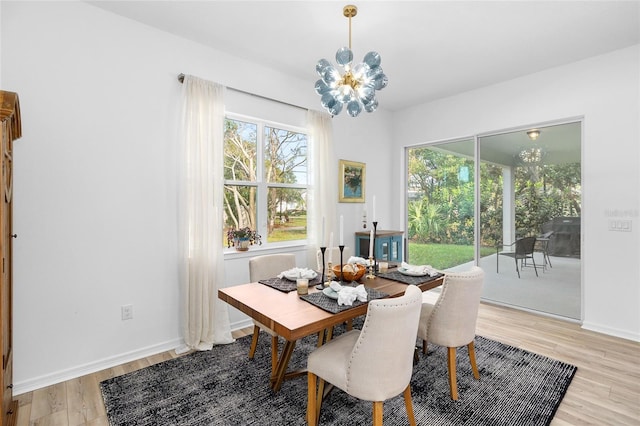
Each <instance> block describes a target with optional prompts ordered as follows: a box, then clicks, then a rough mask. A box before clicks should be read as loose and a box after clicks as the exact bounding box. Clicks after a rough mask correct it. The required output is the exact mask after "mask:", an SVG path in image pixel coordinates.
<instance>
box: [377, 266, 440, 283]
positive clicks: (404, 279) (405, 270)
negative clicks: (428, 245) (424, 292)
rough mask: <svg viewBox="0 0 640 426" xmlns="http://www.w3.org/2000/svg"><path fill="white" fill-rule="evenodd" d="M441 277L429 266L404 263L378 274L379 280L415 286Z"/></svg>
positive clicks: (438, 272)
mask: <svg viewBox="0 0 640 426" xmlns="http://www.w3.org/2000/svg"><path fill="white" fill-rule="evenodd" d="M443 275H444V274H443V273H442V272H440V271H438V270H437V269H435V268H433V267H432V266H431V265H410V264H408V263H406V262H402V263H401V264H400V266H399V267H397V268H396V269H394V270H390V271H387V272H380V273H378V276H379V277H381V278H386V279H388V280H393V281H398V282H401V283H405V284H415V285H418V284H423V283H426V282H429V281H432V280H435V279H437V278H439V277H442V276H443Z"/></svg>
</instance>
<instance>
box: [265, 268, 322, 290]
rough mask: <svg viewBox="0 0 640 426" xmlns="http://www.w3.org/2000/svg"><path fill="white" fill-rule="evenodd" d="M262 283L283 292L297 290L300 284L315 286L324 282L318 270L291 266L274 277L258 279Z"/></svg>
mask: <svg viewBox="0 0 640 426" xmlns="http://www.w3.org/2000/svg"><path fill="white" fill-rule="evenodd" d="M258 282H259V283H260V284H264V285H267V286H269V287H272V288H275V289H276V290H280V291H282V292H285V293H288V292H290V291H295V290H296V289H297V288H298V286H304V285H307V286H314V285H316V284H320V283H321V282H322V277H320V276H319V275H318V273H317V272H316V271H314V270H313V269H309V268H291V269H288V270H286V271H282V272H281V273H280V274H278V276H276V277H274V278H267V279H263V280H258Z"/></svg>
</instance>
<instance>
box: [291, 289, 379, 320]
mask: <svg viewBox="0 0 640 426" xmlns="http://www.w3.org/2000/svg"><path fill="white" fill-rule="evenodd" d="M348 287H354V286H348ZM365 290H367V301H369V300H374V299H382V298H385V297H387V296H389V295H388V294H387V293H384V292H382V291H378V290H376V289H373V288H369V287H365ZM300 298H301V299H302V300H305V301H307V302H309V303H311V304H312V305H315V306H317V307H318V308H320V309H323V310H325V311H327V312H331V313H332V314H337V313H338V312H342V311H346V310H347V309H351V308H355V307H356V306H360V305H364V304H365V303H367V302H361V301H359V300H355V301H354V302H353V304H352V305H338V301H337V300H336V299H332V298H330V297H329V296H326V295H325V294H324V293H323V292H321V291H318V292H315V293H309V294H305V295H304V296H300Z"/></svg>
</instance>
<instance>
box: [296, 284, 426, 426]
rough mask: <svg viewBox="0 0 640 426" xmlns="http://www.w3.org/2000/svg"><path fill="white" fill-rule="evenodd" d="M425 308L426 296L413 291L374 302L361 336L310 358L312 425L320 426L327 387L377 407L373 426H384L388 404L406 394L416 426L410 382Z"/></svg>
mask: <svg viewBox="0 0 640 426" xmlns="http://www.w3.org/2000/svg"><path fill="white" fill-rule="evenodd" d="M421 305H422V292H421V291H420V289H419V288H418V287H417V286H414V285H409V286H408V287H407V290H406V291H405V294H404V295H403V296H400V297H396V298H387V299H377V300H372V301H370V302H369V306H368V308H367V315H366V317H365V320H364V324H363V325H362V330H361V331H360V330H351V331H348V332H346V333H344V334H342V335H340V336H338V337H337V338H335V339H333V340H331V341H330V342H329V343H326V344H325V345H323V346H320V347H319V348H317V349H315V350H314V351H313V352H311V354H310V355H309V358H308V360H307V377H308V405H307V421H308V424H309V425H311V426H315V425H316V424H317V422H318V418H319V414H320V406H321V404H322V396H323V388H324V383H325V381H326V382H328V383H330V384H332V385H334V386H336V387H337V388H339V389H341V390H343V391H344V392H346V393H347V394H349V395H351V396H354V397H356V398H359V399H362V400H365V401H373V424H374V426H376V425H382V409H383V402H384V401H385V400H387V399H389V398H393V397H395V396H397V395H400V394H401V393H403V395H404V402H405V406H406V409H407V416H408V418H409V423H410V424H411V425H415V424H416V422H415V418H414V414H413V403H412V401H411V384H410V380H411V374H412V372H413V351H414V348H415V342H416V333H417V331H418V320H419V318H420V309H421ZM318 379H320V380H318ZM317 387H319V388H320V389H319V390H318V389H317Z"/></svg>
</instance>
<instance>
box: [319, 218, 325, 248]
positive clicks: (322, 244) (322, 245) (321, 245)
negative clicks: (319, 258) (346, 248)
mask: <svg viewBox="0 0 640 426" xmlns="http://www.w3.org/2000/svg"><path fill="white" fill-rule="evenodd" d="M321 235H322V238H321V240H322V243H321V244H320V247H326V246H325V245H324V216H322V234H321Z"/></svg>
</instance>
